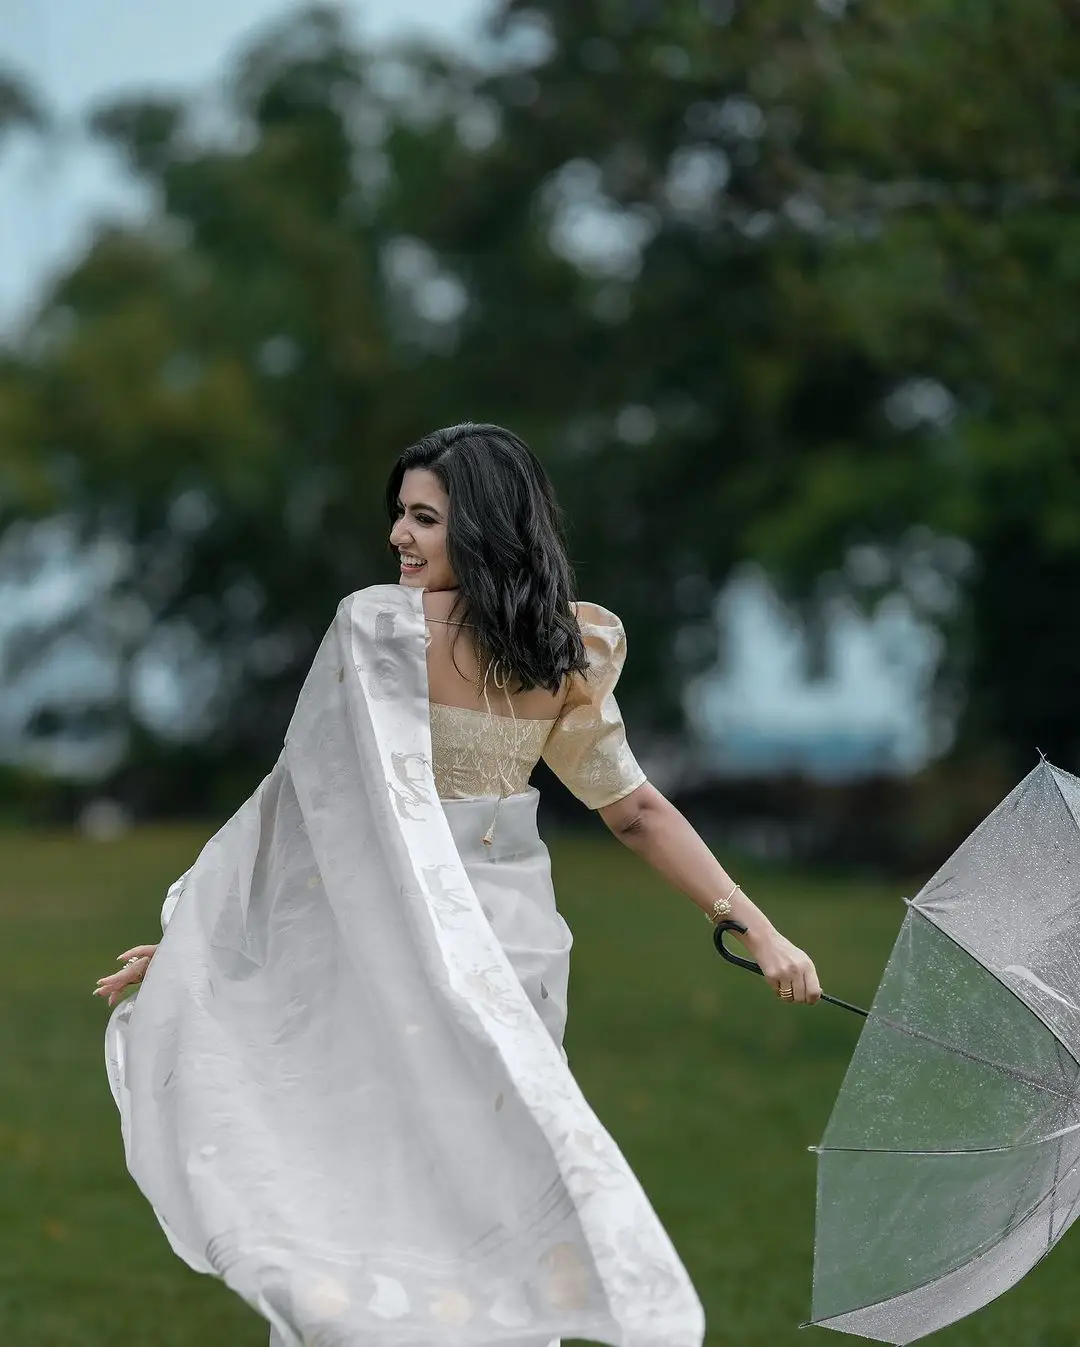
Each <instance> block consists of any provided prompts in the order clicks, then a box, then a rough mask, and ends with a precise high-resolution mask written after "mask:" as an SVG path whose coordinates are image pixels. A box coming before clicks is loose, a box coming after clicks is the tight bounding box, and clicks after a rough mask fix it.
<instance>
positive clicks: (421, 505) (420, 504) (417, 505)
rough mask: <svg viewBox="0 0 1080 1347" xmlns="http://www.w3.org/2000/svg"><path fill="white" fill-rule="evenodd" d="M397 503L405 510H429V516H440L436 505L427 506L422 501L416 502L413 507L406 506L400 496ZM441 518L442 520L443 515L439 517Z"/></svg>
mask: <svg viewBox="0 0 1080 1347" xmlns="http://www.w3.org/2000/svg"><path fill="white" fill-rule="evenodd" d="M397 503H398V504H399V505H400V506H401V508H402V509H403V510H427V512H428V514H439V512H438V510H436V508H435V506H434V505H425V504H424V502H423V501H422V500H418V501H414V502H413V504H412V505H406V504H405V502H404V501H403V500H402V499H401V497H400V496H398V502H397ZM439 518H440V519H441V518H442V515H439Z"/></svg>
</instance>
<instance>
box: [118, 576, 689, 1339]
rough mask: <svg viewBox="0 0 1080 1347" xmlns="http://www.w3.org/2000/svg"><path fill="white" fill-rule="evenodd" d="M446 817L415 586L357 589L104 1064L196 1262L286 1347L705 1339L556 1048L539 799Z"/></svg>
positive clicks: (560, 1005) (182, 903)
mask: <svg viewBox="0 0 1080 1347" xmlns="http://www.w3.org/2000/svg"><path fill="white" fill-rule="evenodd" d="M491 803H492V802H491V801H490V800H488V799H478V800H451V801H445V802H442V801H440V800H439V799H438V797H437V795H436V791H435V786H434V781H433V777H432V769H431V740H430V731H429V709H428V698H427V674H426V664H425V623H424V614H423V607H422V591H420V590H416V589H411V588H407V587H404V586H399V585H378V586H374V587H372V588H370V589H365V590H361V591H360V592H359V593H356V594H353V595H351V596H350V597H349V598H347V599H345V600H344V601H343V602H342V603H341V605H340V606H339V608H338V612H337V615H336V617H335V620H334V623H333V625H332V626H331V628H330V630H329V632H328V633H327V635H326V637H325V639H324V640H323V642H322V645H321V647H320V649H319V651H318V654H317V655H316V657H315V660H314V663H313V665H312V668H311V670H310V673H309V674H308V677H307V680H306V682H305V684H304V687H303V690H302V692H301V694H300V697H299V700H298V702H297V706H296V710H295V713H294V715H293V718H292V721H291V723H290V726H289V729H288V733H287V735H286V741H285V747H284V750H283V752H282V755H281V757H280V758H279V760H278V762H277V764H276V765H275V767H274V768H273V770H272V771H271V772H270V774H269V775H268V776H267V777H266V779H265V780H264V781H263V783H262V784H261V786H260V787H259V789H258V790H257V791H256V792H255V793H254V795H253V796H252V797H251V798H250V799H249V800H248V801H247V802H246V803H245V804H244V805H243V806H242V807H241V808H240V809H239V810H238V811H237V813H236V814H235V815H234V816H233V817H232V818H231V819H230V820H229V821H228V823H226V824H225V826H224V827H223V828H222V829H221V830H220V831H219V832H218V833H217V834H216V835H215V836H214V837H213V838H212V839H211V840H210V841H209V842H208V843H207V844H206V846H205V847H204V849H203V851H202V852H201V854H200V855H199V857H198V859H197V860H196V862H195V864H194V865H193V866H192V868H191V869H190V870H189V871H188V872H187V874H186V875H185V876H184V877H183V878H182V879H181V880H179V881H177V883H176V884H175V885H174V886H173V888H172V889H171V890H170V892H169V896H168V898H167V900H166V904H165V907H164V909H163V911H162V924H163V926H164V927H165V934H164V936H163V938H162V941H161V944H160V946H159V948H158V951H157V954H156V955H155V957H154V960H153V962H152V964H151V966H150V968H149V970H148V972H147V975H146V978H145V980H144V982H143V984H142V986H141V988H140V990H139V991H138V993H137V994H136V995H134V996H132V997H130V998H129V999H128V1000H126V1001H124V1002H122V1003H121V1004H120V1005H119V1006H117V1008H116V1009H115V1010H114V1012H113V1014H112V1016H111V1017H110V1020H109V1024H108V1029H107V1033H106V1064H107V1068H108V1073H109V1078H110V1082H111V1085H112V1089H113V1093H114V1096H115V1098H116V1102H117V1106H118V1108H119V1110H120V1116H121V1126H122V1132H123V1140H124V1148H125V1155H126V1159H127V1165H128V1168H129V1170H130V1172H131V1174H132V1176H133V1177H134V1179H135V1182H136V1183H137V1184H138V1186H139V1188H140V1189H141V1190H142V1192H143V1194H144V1195H145V1197H146V1198H147V1200H148V1201H149V1202H150V1204H151V1205H152V1207H153V1209H154V1211H155V1213H156V1215H157V1217H158V1220H159V1221H160V1223H161V1225H162V1227H163V1228H164V1231H165V1234H166V1236H167V1238H168V1240H169V1242H170V1244H171V1245H172V1247H173V1249H174V1250H175V1252H176V1253H177V1254H178V1255H179V1256H180V1257H181V1258H183V1259H184V1260H185V1262H187V1263H188V1264H189V1265H190V1266H191V1267H193V1268H195V1269H196V1270H198V1271H200V1272H206V1273H211V1274H213V1275H216V1276H218V1277H221V1278H223V1279H224V1280H225V1282H226V1283H227V1284H228V1285H229V1286H230V1287H231V1288H232V1289H233V1290H234V1291H235V1292H236V1293H237V1294H239V1295H240V1296H242V1297H243V1298H244V1300H246V1301H247V1302H248V1304H250V1305H251V1306H253V1307H254V1308H255V1309H256V1310H257V1311H258V1312H259V1313H260V1314H262V1315H263V1316H264V1317H265V1318H266V1319H267V1320H268V1321H269V1323H270V1325H271V1343H272V1344H274V1345H275V1347H361V1344H363V1345H364V1347H367V1345H368V1344H370V1345H371V1347H381V1345H382V1344H387V1347H389V1345H391V1344H393V1345H394V1347H438V1345H439V1344H476V1347H496V1344H522V1345H523V1347H524V1345H525V1344H541V1343H545V1342H547V1341H548V1340H550V1339H552V1338H557V1337H562V1336H566V1337H577V1338H586V1339H591V1340H593V1341H597V1342H605V1343H611V1344H615V1345H620V1347H699V1344H700V1342H701V1339H702V1336H703V1332H704V1323H703V1315H702V1310H701V1306H700V1304H699V1302H698V1299H697V1296H696V1294H695V1292H694V1290H693V1287H692V1286H691V1284H690V1281H689V1278H688V1277H687V1274H686V1272H685V1270H684V1268H683V1266H682V1264H681V1262H680V1260H679V1257H678V1255H677V1254H676V1252H675V1250H674V1248H673V1246H672V1244H671V1242H670V1240H669V1238H668V1236H667V1235H666V1233H665V1232H664V1230H663V1228H662V1226H661V1224H660V1221H659V1220H658V1218H657V1216H656V1214H655V1212H654V1211H653V1209H652V1207H651V1206H650V1204H649V1202H648V1199H647V1198H646V1196H645V1194H644V1193H643V1191H642V1189H641V1187H640V1185H639V1183H638V1181H637V1180H636V1178H635V1177H634V1175H633V1173H632V1171H631V1170H630V1167H629V1165H628V1164H627V1162H626V1160H625V1159H624V1157H623V1156H622V1154H621V1153H620V1151H619V1150H618V1148H617V1146H616V1145H615V1143H614V1142H613V1141H612V1139H611V1137H610V1136H609V1135H608V1133H607V1132H606V1131H605V1130H604V1128H603V1127H602V1126H601V1124H600V1123H599V1121H598V1120H597V1118H596V1117H595V1115H594V1114H593V1112H592V1110H591V1109H590V1108H589V1106H588V1104H587V1103H586V1101H585V1099H584V1097H583V1096H582V1093H581V1090H580V1089H579V1087H578V1085H577V1084H576V1082H575V1080H574V1078H573V1076H572V1075H571V1073H570V1070H569V1067H568V1065H567V1063H566V1058H565V1055H564V1053H563V1052H562V1050H561V1040H562V1032H563V1027H564V1023H565V1013H566V981H567V971H568V966H569V961H568V956H569V948H570V936H569V932H568V930H567V928H566V925H565V923H564V922H563V920H562V918H561V917H560V916H559V914H558V912H557V910H556V907H555V900H554V895H553V892H552V887H551V878H550V872H549V868H548V859H547V851H546V849H545V847H544V845H543V843H542V842H541V841H540V839H539V837H538V835H537V832H536V822H535V812H536V792H535V791H534V790H531V789H529V790H526V791H524V792H523V793H520V794H514V795H511V796H509V797H508V798H507V799H505V800H503V801H502V806H501V811H500V816H499V824H498V832H497V835H496V838H495V842H494V845H492V846H491V847H488V846H484V845H483V844H482V843H481V840H480V838H481V835H482V833H483V831H484V827H485V824H486V823H487V821H488V819H489V818H490V813H491Z"/></svg>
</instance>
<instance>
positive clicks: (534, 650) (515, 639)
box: [386, 421, 586, 693]
mask: <svg viewBox="0 0 1080 1347" xmlns="http://www.w3.org/2000/svg"><path fill="white" fill-rule="evenodd" d="M410 468H425V469H426V470H427V471H428V472H432V473H434V474H435V476H436V477H437V478H438V479H439V481H440V482H441V483H442V486H443V489H444V490H445V492H446V494H447V496H449V498H450V509H449V513H448V517H447V528H446V552H447V556H448V558H449V560H450V565H451V566H452V567H453V568H454V573H455V575H456V576H457V580H458V586H459V595H458V598H457V600H456V601H455V603H454V609H453V616H454V617H455V618H456V619H458V620H460V621H463V622H468V623H470V624H471V625H472V627H473V636H474V640H475V643H476V648H477V651H478V653H479V654H480V656H481V658H482V659H484V660H486V661H487V660H496V661H497V662H498V663H497V667H499V668H501V670H502V671H503V672H504V674H505V675H507V676H509V677H510V678H511V679H512V680H513V681H514V682H515V683H516V684H517V688H518V690H519V691H521V692H528V691H529V689H530V688H535V687H543V688H549V689H550V690H551V692H552V693H557V692H558V691H559V688H560V687H561V685H562V680H563V678H564V677H565V676H566V675H567V674H569V673H572V672H579V673H584V672H585V669H586V656H585V645H584V642H583V641H582V639H581V631H580V629H579V627H578V624H577V621H576V619H575V617H574V614H573V613H572V612H571V610H570V595H571V589H572V586H573V576H572V573H571V570H570V563H569V562H568V560H567V557H566V548H565V544H564V542H563V535H562V528H561V520H560V515H559V508H558V505H557V504H556V501H555V492H554V490H553V489H552V485H551V481H550V479H549V478H548V475H547V473H546V472H545V471H544V469H543V467H542V465H541V463H540V460H539V459H538V458H537V457H536V455H535V454H534V453H533V452H532V450H531V449H530V448H529V447H528V445H526V444H525V443H524V441H523V440H520V439H519V438H518V437H517V436H516V435H514V434H513V433H512V432H511V431H509V430H504V429H503V428H502V426H493V425H474V424H473V423H472V422H470V421H466V422H464V423H463V424H462V425H459V426H449V427H447V428H446V429H444V430H435V431H432V433H431V434H430V435H425V436H424V438H423V439H422V440H419V441H418V442H417V443H416V444H414V445H411V446H410V447H409V448H408V449H406V450H405V452H404V453H403V454H402V455H401V457H400V458H399V459H398V460H397V462H396V463H395V464H394V466H393V468H392V469H391V471H390V478H389V480H388V482H387V484H386V510H387V514H388V515H389V516H390V521H391V525H393V521H394V520H396V519H397V517H398V515H399V514H400V507H399V505H398V495H399V493H400V491H401V482H402V478H403V477H404V476H405V474H406V472H408V470H409V469H410ZM391 551H393V548H391Z"/></svg>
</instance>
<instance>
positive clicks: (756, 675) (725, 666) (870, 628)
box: [687, 568, 942, 780]
mask: <svg viewBox="0 0 1080 1347" xmlns="http://www.w3.org/2000/svg"><path fill="white" fill-rule="evenodd" d="M717 621H718V623H719V624H720V628H721V633H722V648H723V650H724V652H725V654H724V658H723V660H722V662H721V665H720V667H719V668H718V669H717V670H716V671H715V672H713V673H711V674H708V675H706V676H705V677H703V678H701V679H700V680H699V681H698V682H697V683H696V685H695V686H694V687H693V688H692V689H691V690H690V692H689V694H688V699H687V707H688V712H689V716H690V720H691V724H692V726H693V728H694V730H695V731H696V734H697V738H698V745H699V750H700V756H701V758H702V760H703V765H708V766H711V767H713V768H715V769H716V770H719V771H720V772H722V773H724V774H731V775H735V774H740V775H741V774H746V775H765V776H767V775H773V774H775V773H779V772H789V771H790V772H799V773H803V774H806V775H809V776H812V777H816V778H818V779H824V780H829V779H832V780H850V779H852V778H857V777H862V776H868V775H873V774H876V773H886V774H901V773H907V772H912V771H915V770H917V769H918V768H920V767H921V766H923V764H924V763H926V762H927V761H928V760H929V758H930V757H931V756H932V755H933V753H934V752H936V751H940V748H941V747H942V745H937V744H934V743H932V737H931V718H930V714H929V710H930V708H929V694H930V689H931V684H932V680H933V677H934V674H935V671H936V669H937V665H938V660H939V658H940V637H939V636H938V634H937V633H936V632H935V631H934V630H933V629H932V628H931V627H929V626H928V625H927V624H926V623H924V622H921V621H920V620H918V619H917V618H916V617H915V615H914V614H913V612H912V610H911V607H910V605H909V604H908V602H907V600H906V599H904V598H903V597H902V596H900V595H894V596H891V597H890V598H888V599H886V600H885V601H883V602H882V603H880V604H879V605H878V607H877V609H876V610H875V611H874V612H873V614H872V615H870V616H866V615H864V614H862V613H860V612H859V611H858V610H857V609H856V608H855V606H854V605H853V604H847V603H841V602H837V603H835V604H833V605H832V607H831V608H830V610H829V612H828V617H827V619H826V626H825V631H824V634H823V639H824V646H825V658H824V662H823V663H824V668H823V671H822V673H821V674H820V675H812V674H811V658H810V647H809V641H808V638H807V635H806V633H805V631H804V629H803V628H802V626H801V624H800V623H799V622H798V621H797V620H796V619H795V618H793V617H792V616H791V615H790V614H789V613H787V612H786V611H785V609H784V607H783V605H781V603H780V602H779V600H778V599H777V596H776V593H775V591H774V590H773V589H772V587H771V586H770V585H769V583H768V581H767V580H766V579H765V577H764V575H763V574H762V573H761V572H760V571H758V570H756V569H754V568H747V569H746V570H744V571H743V572H741V573H740V574H739V575H738V576H737V577H736V578H735V579H733V580H732V582H731V583H730V584H729V585H728V587H727V588H726V589H725V590H724V591H723V593H722V594H721V595H720V597H719V599H718V600H717Z"/></svg>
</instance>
